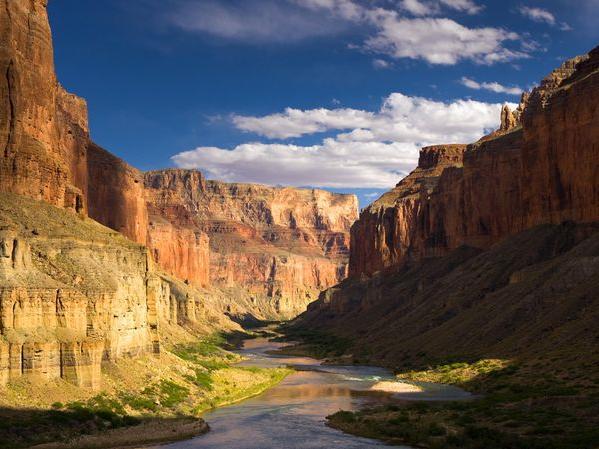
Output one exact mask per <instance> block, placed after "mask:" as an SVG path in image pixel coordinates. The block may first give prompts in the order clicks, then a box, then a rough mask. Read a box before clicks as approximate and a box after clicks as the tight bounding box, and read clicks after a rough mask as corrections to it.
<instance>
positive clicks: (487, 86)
mask: <svg viewBox="0 0 599 449" xmlns="http://www.w3.org/2000/svg"><path fill="white" fill-rule="evenodd" d="M460 83H461V84H463V85H464V86H466V87H468V88H469V89H475V90H488V91H491V92H495V93H498V94H509V95H521V94H522V92H523V90H522V89H521V88H520V87H517V86H514V87H508V86H504V85H502V84H499V83H498V82H495V81H493V82H482V83H479V82H478V81H475V80H473V79H471V78H468V77H465V76H464V77H462V79H461V80H460Z"/></svg>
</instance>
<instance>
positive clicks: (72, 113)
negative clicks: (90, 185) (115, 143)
mask: <svg viewBox="0 0 599 449" xmlns="http://www.w3.org/2000/svg"><path fill="white" fill-rule="evenodd" d="M46 7H47V1H46V0H34V1H27V2H23V1H13V0H2V2H1V4H0V74H1V76H0V191H8V192H14V193H18V194H21V195H26V196H29V197H32V198H35V199H40V200H44V201H46V202H48V203H50V204H54V205H57V206H60V207H68V208H73V209H77V210H78V211H84V210H85V191H86V187H87V173H86V151H87V141H88V131H87V109H86V104H85V102H84V101H83V100H81V99H80V98H77V97H75V96H73V95H70V94H68V93H66V92H65V91H64V89H63V88H62V87H61V86H60V85H59V84H58V82H57V81H56V75H55V73H54V62H53V49H52V38H51V34H50V27H49V24H48V16H47V12H46Z"/></svg>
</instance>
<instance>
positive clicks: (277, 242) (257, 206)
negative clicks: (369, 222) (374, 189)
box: [145, 170, 357, 317]
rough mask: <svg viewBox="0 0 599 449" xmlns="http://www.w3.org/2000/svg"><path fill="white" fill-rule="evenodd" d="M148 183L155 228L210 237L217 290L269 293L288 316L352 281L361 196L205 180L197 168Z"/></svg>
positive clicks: (159, 174)
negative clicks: (353, 229)
mask: <svg viewBox="0 0 599 449" xmlns="http://www.w3.org/2000/svg"><path fill="white" fill-rule="evenodd" d="M145 185H146V195H147V198H148V208H149V210H150V220H151V222H152V223H153V225H152V226H175V227H176V228H177V229H188V231H187V232H189V233H191V234H193V233H195V234H196V235H197V234H198V233H201V234H206V235H208V236H209V239H210V249H211V251H210V269H209V271H210V281H211V283H212V284H213V285H216V286H220V287H226V288H235V287H237V288H243V289H246V290H248V291H249V292H250V293H251V294H253V295H256V296H266V297H267V298H270V301H271V302H272V304H273V306H274V310H275V311H278V312H279V314H280V316H282V317H290V316H294V315H296V314H297V313H299V312H301V311H303V310H304V309H305V307H306V305H307V304H308V303H309V302H311V301H313V300H314V299H316V298H317V296H318V293H319V292H320V291H321V290H323V289H325V288H327V287H329V286H331V285H334V284H336V283H338V282H339V281H340V280H342V279H343V278H344V277H345V276H346V270H347V255H348V240H349V232H348V231H349V227H350V226H351V223H352V222H353V221H354V219H355V218H356V215H357V200H356V198H355V197H354V196H351V195H337V194H331V193H329V192H325V191H321V190H306V189H294V188H278V187H267V186H260V185H251V184H227V183H222V182H216V181H206V180H205V179H204V178H203V176H202V175H201V173H199V172H197V171H190V170H161V171H154V172H149V173H147V174H146V176H145ZM152 226H151V227H152ZM151 234H152V231H151ZM152 247H154V244H152ZM159 252H160V251H159ZM159 257H160V256H159V255H158V258H159ZM255 300H256V301H259V299H258V298H256V299H255Z"/></svg>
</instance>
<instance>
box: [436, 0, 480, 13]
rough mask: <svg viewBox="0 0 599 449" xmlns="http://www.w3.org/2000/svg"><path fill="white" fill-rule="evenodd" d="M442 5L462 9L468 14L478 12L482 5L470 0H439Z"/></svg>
mask: <svg viewBox="0 0 599 449" xmlns="http://www.w3.org/2000/svg"><path fill="white" fill-rule="evenodd" d="M439 1H440V2H441V3H442V4H443V5H445V6H448V7H449V8H453V9H456V10H458V11H463V12H466V13H468V14H478V13H479V12H481V11H482V10H483V9H484V7H483V6H481V5H478V4H476V3H475V2H473V1H472V0H439Z"/></svg>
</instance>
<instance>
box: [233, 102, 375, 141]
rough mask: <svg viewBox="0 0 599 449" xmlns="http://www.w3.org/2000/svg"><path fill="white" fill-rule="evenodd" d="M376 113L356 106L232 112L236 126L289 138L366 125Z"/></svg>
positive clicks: (269, 136)
mask: <svg viewBox="0 0 599 449" xmlns="http://www.w3.org/2000/svg"><path fill="white" fill-rule="evenodd" d="M373 116H374V114H373V113H372V112H366V111H360V110H356V109H332V110H331V109H324V108H321V109H312V110H310V111H302V110H300V109H293V108H287V109H285V112H283V113H279V114H271V115H267V116H265V117H251V116H243V115H233V116H232V120H233V123H234V124H235V126H236V127H237V128H238V129H240V130H242V131H250V132H253V133H256V134H259V135H262V136H265V137H268V138H270V139H287V138H290V137H300V136H302V135H304V134H314V133H318V132H323V131H327V130H329V129H349V128H361V127H367V126H368V125H369V124H370V122H371V120H372V117H373Z"/></svg>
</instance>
